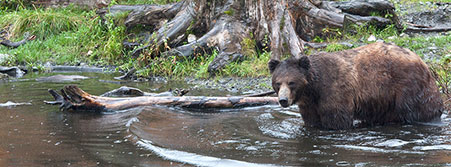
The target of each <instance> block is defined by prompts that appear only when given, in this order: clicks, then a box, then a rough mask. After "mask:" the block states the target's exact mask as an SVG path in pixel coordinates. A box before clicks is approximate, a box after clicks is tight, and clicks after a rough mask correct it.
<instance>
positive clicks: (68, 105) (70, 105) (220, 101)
mask: <svg viewBox="0 0 451 167" xmlns="http://www.w3.org/2000/svg"><path fill="white" fill-rule="evenodd" d="M49 93H50V94H51V95H52V96H53V97H54V98H55V101H53V102H48V101H47V102H46V103H47V104H61V105H60V109H61V110H64V111H65V110H74V111H80V110H82V111H96V112H107V111H117V110H124V109H129V108H133V107H139V106H151V105H166V106H178V107H185V108H194V109H205V108H239V107H249V106H259V105H269V104H274V105H275V104H278V101H277V97H244V96H232V97H204V96H181V97H179V96H176V97H152V96H139V97H127V98H112V97H101V96H94V95H91V94H88V93H86V92H84V91H83V90H81V89H80V88H78V87H77V86H75V85H67V86H64V88H63V89H62V90H61V93H62V94H61V95H60V94H58V93H57V92H56V91H54V90H51V89H50V90H49Z"/></svg>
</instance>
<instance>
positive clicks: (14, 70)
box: [0, 66, 25, 78]
mask: <svg viewBox="0 0 451 167" xmlns="http://www.w3.org/2000/svg"><path fill="white" fill-rule="evenodd" d="M0 73H4V74H7V75H9V76H11V77H17V78H20V77H22V76H23V75H24V74H25V72H24V71H22V70H21V69H20V68H19V67H2V66H0Z"/></svg>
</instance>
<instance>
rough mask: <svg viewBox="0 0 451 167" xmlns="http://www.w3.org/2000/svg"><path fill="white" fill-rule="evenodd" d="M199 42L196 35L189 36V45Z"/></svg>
mask: <svg viewBox="0 0 451 167" xmlns="http://www.w3.org/2000/svg"><path fill="white" fill-rule="evenodd" d="M196 40H197V37H196V36H195V35H194V34H189V35H188V43H191V42H194V41H196Z"/></svg>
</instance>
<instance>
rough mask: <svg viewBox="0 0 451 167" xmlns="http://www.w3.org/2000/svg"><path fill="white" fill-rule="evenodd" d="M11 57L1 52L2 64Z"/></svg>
mask: <svg viewBox="0 0 451 167" xmlns="http://www.w3.org/2000/svg"><path fill="white" fill-rule="evenodd" d="M9 57H11V56H10V55H8V54H0V64H2V63H4V62H5V61H6V60H8V58H9Z"/></svg>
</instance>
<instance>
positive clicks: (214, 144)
mask: <svg viewBox="0 0 451 167" xmlns="http://www.w3.org/2000/svg"><path fill="white" fill-rule="evenodd" d="M44 75H47V76H48V75H55V74H44ZM78 75H84V76H88V77H91V78H90V79H86V80H78V81H69V82H47V81H44V82H42V81H40V82H38V81H36V80H35V78H37V77H41V76H42V75H35V74H34V75H28V76H26V77H25V78H23V79H20V80H16V81H10V82H0V103H1V104H5V103H7V102H8V101H10V103H9V104H10V105H8V106H6V105H5V106H2V105H0V139H1V142H0V166H327V165H329V166H381V165H388V166H392V165H393V166H451V128H450V124H451V116H449V115H447V114H444V115H443V116H442V118H443V119H442V123H434V124H429V125H404V126H400V125H393V126H383V127H372V128H362V129H353V130H343V131H322V130H318V129H312V128H305V127H303V121H302V118H301V116H300V115H299V114H298V113H296V110H297V109H296V108H295V107H292V108H289V109H282V108H280V107H278V106H262V107H252V108H244V109H237V110H222V111H216V112H213V113H211V112H210V113H208V114H205V113H200V112H198V111H189V110H184V109H181V108H170V107H164V106H149V107H139V108H133V109H129V110H125V111H120V112H116V113H108V114H93V113H86V112H84V113H71V112H60V111H59V110H58V107H57V106H51V105H45V104H44V103H43V102H42V101H44V100H52V99H51V96H50V95H49V94H48V93H47V89H49V88H52V89H61V88H62V87H63V85H66V84H77V85H79V87H80V88H82V89H84V90H85V91H87V92H89V93H91V94H95V95H99V94H102V93H104V92H106V91H108V90H111V89H115V88H118V87H120V86H122V85H127V86H132V87H138V88H140V89H142V90H144V91H155V92H163V91H166V90H168V89H169V88H171V87H172V88H174V87H177V88H185V89H189V88H192V87H194V85H186V84H184V83H183V82H167V83H152V82H146V83H136V82H129V83H122V84H118V83H115V82H105V81H111V80H112V77H113V76H112V75H108V74H94V73H78ZM116 76H117V75H116ZM225 94H233V93H230V92H223V91H215V90H192V91H191V93H190V95H219V96H223V95H225ZM12 103H17V104H16V105H13V104H12ZM29 103H31V105H30V104H29Z"/></svg>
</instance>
